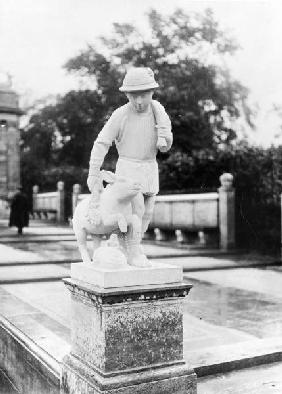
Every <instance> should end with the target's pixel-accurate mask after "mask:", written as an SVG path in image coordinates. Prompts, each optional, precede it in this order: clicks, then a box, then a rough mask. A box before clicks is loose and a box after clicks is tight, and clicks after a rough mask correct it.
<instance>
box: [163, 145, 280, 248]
mask: <svg viewBox="0 0 282 394" xmlns="http://www.w3.org/2000/svg"><path fill="white" fill-rule="evenodd" d="M224 172H230V173H232V174H233V176H234V186H235V188H236V238H237V239H236V241H237V245H238V246H239V247H249V248H251V249H260V250H267V251H273V252H275V251H279V250H280V209H281V208H280V193H281V192H282V177H281V175H282V147H277V148H275V147H270V148H268V149H264V148H262V147H254V146H249V145H248V144H247V143H245V142H241V143H240V144H238V145H236V146H231V147H229V148H227V149H224V150H217V151H207V150H205V151H198V152H194V153H193V154H191V155H187V154H183V153H180V152H172V153H171V155H170V156H169V157H167V158H165V159H163V160H162V161H161V163H160V186H161V193H163V194H166V193H171V192H175V193H178V192H195V191H196V192H201V191H207V190H209V191H210V190H214V189H215V188H217V187H219V186H220V184H219V177H220V175H221V174H222V173H224Z"/></svg>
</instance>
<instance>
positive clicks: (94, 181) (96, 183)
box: [87, 170, 103, 193]
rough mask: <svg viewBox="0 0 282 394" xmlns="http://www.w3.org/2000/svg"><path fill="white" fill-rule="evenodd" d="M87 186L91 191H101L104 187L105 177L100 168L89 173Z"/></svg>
mask: <svg viewBox="0 0 282 394" xmlns="http://www.w3.org/2000/svg"><path fill="white" fill-rule="evenodd" d="M87 186H88V188H89V190H90V192H91V193H93V192H100V191H101V189H102V187H103V179H102V176H101V173H100V170H99V171H97V172H95V173H91V174H89V175H88V178H87Z"/></svg>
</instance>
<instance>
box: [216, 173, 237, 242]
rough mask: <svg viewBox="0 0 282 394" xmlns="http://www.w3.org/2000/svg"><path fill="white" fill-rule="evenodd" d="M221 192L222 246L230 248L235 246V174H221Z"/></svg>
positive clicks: (220, 223) (220, 220)
mask: <svg viewBox="0 0 282 394" xmlns="http://www.w3.org/2000/svg"><path fill="white" fill-rule="evenodd" d="M219 179H220V183H221V186H220V188H219V189H218V194H219V234H220V248H221V249H222V250H229V249H232V248H234V246H235V189H234V187H233V175H232V174H229V173H224V174H222V175H221V176H220V178H219Z"/></svg>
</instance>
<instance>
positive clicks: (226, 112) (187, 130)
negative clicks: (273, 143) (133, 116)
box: [65, 9, 247, 152]
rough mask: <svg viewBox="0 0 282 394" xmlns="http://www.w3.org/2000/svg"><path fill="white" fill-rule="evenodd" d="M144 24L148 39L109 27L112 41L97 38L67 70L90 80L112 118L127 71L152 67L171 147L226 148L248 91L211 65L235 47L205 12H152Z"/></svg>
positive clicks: (187, 149)
mask: <svg viewBox="0 0 282 394" xmlns="http://www.w3.org/2000/svg"><path fill="white" fill-rule="evenodd" d="M148 23H149V28H150V37H149V38H148V39H145V38H144V37H143V35H142V34H141V32H140V31H138V29H137V28H136V27H135V26H133V25H131V24H119V23H114V25H113V30H114V31H113V34H112V36H110V37H100V40H99V43H98V45H96V47H95V46H90V45H89V46H88V48H87V49H86V50H83V51H82V52H81V53H80V54H79V55H78V56H75V57H74V58H72V59H70V60H69V61H68V62H67V63H66V65H65V67H66V69H67V70H68V71H69V72H75V73H79V74H80V75H84V76H88V77H89V78H91V79H93V80H94V81H95V83H96V86H97V93H98V94H99V95H100V96H101V97H102V101H103V103H104V105H105V106H106V108H107V109H108V112H109V113H111V112H112V111H113V109H115V108H116V107H118V106H119V105H120V104H121V103H123V102H124V97H123V96H122V95H121V94H120V92H119V91H118V87H119V86H120V85H121V83H122V78H123V75H124V73H125V69H126V67H128V65H134V66H148V67H151V68H152V69H153V70H155V73H156V78H157V80H158V82H159V84H160V87H161V89H160V90H159V91H157V93H156V96H157V98H159V99H160V101H161V102H162V104H163V105H164V106H165V108H166V109H167V111H168V113H169V114H170V116H171V118H172V123H173V131H174V136H175V139H174V141H175V142H174V147H175V148H176V149H177V150H181V151H185V152H190V151H192V150H194V149H203V148H207V147H208V148H210V147H214V146H218V145H219V144H223V145H228V144H229V143H230V142H231V141H232V140H234V139H235V138H236V132H235V130H233V129H232V128H231V127H230V126H229V123H230V120H232V119H235V118H237V117H238V116H239V115H240V107H241V104H242V102H245V100H246V98H247V90H246V88H244V87H243V86H242V85H241V84H240V83H239V82H237V81H235V80H232V78H231V77H230V75H229V73H228V70H226V69H225V68H224V67H223V66H222V65H220V64H216V63H215V62H214V59H215V58H217V59H218V58H220V57H221V58H224V57H225V56H227V55H231V54H233V53H234V52H235V50H236V49H237V45H236V44H235V43H234V41H233V40H231V39H230V38H229V37H227V36H226V35H225V34H224V33H223V32H222V31H221V30H220V29H219V27H218V24H217V22H216V21H215V19H214V17H213V14H212V12H211V11H210V10H206V12H205V13H204V14H203V15H194V16H189V15H187V14H185V12H184V11H183V10H180V9H178V10H176V11H175V12H174V13H173V14H172V15H171V16H168V17H165V16H163V15H161V14H160V13H158V12H157V11H156V10H151V11H150V12H149V13H148ZM99 44H102V45H100V46H99ZM98 47H99V49H97V48H98ZM100 48H102V49H100Z"/></svg>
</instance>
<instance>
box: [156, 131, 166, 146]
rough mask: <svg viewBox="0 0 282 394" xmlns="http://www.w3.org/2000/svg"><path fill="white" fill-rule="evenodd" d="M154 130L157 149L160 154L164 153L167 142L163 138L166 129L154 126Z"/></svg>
mask: <svg viewBox="0 0 282 394" xmlns="http://www.w3.org/2000/svg"><path fill="white" fill-rule="evenodd" d="M156 128H157V132H158V140H157V148H158V149H159V151H160V152H166V151H167V141H166V138H165V137H166V134H167V127H165V126H158V125H156Z"/></svg>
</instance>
